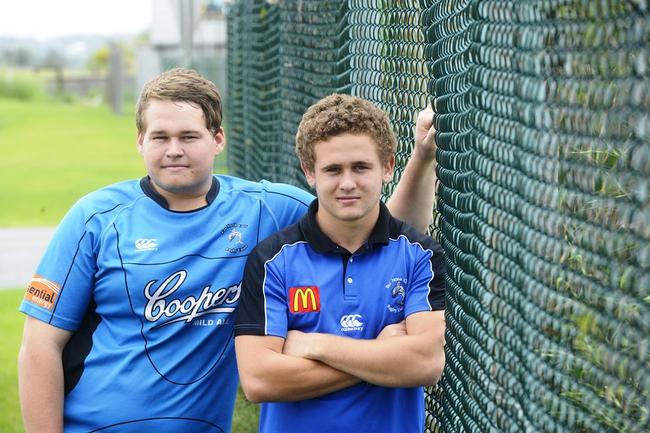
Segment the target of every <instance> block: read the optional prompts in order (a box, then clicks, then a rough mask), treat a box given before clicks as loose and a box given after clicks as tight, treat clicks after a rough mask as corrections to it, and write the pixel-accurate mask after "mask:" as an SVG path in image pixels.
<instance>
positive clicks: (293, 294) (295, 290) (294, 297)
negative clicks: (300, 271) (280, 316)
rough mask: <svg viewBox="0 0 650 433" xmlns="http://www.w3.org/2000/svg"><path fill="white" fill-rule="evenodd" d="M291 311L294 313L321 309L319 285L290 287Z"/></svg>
mask: <svg viewBox="0 0 650 433" xmlns="http://www.w3.org/2000/svg"><path fill="white" fill-rule="evenodd" d="M289 311H291V312H292V313H312V312H316V311H320V293H318V287H316V286H304V287H292V288H290V289H289Z"/></svg>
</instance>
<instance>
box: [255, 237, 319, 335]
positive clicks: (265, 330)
mask: <svg viewBox="0 0 650 433" xmlns="http://www.w3.org/2000/svg"><path fill="white" fill-rule="evenodd" d="M307 243H309V242H307V241H296V242H294V243H292V244H284V245H282V247H281V248H280V251H278V252H277V253H275V255H274V256H273V257H271V258H270V259H268V260H267V261H265V262H264V279H263V280H262V297H263V298H264V335H268V334H269V329H268V328H269V318H268V315H267V308H266V274H267V272H268V266H267V265H268V264H269V263H271V262H272V261H273V260H275V259H276V258H277V257H278V256H279V255H280V254H282V251H283V250H284V249H285V247H294V246H296V245H298V244H307Z"/></svg>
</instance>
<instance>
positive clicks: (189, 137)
mask: <svg viewBox="0 0 650 433" xmlns="http://www.w3.org/2000/svg"><path fill="white" fill-rule="evenodd" d="M198 138H199V137H197V136H196V135H184V136H183V137H182V139H183V141H192V140H198Z"/></svg>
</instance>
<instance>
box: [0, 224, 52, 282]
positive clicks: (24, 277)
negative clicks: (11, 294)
mask: <svg viewBox="0 0 650 433" xmlns="http://www.w3.org/2000/svg"><path fill="white" fill-rule="evenodd" d="M54 230H55V228H54V227H30V228H18V227H16V228H0V289H16V288H23V287H26V286H27V283H29V280H30V278H31V277H32V275H34V271H35V270H36V265H38V261H39V260H40V259H41V255H42V254H43V252H44V251H45V248H46V247H47V244H48V242H49V241H50V239H51V238H52V234H54Z"/></svg>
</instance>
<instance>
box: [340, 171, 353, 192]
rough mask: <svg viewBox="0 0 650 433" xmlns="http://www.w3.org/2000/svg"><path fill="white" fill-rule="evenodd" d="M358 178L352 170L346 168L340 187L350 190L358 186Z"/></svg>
mask: <svg viewBox="0 0 650 433" xmlns="http://www.w3.org/2000/svg"><path fill="white" fill-rule="evenodd" d="M356 186H357V180H356V178H355V176H354V173H352V171H351V170H344V171H343V173H342V174H341V180H340V182H339V188H340V189H341V190H343V191H350V190H353V189H354V188H356Z"/></svg>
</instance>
